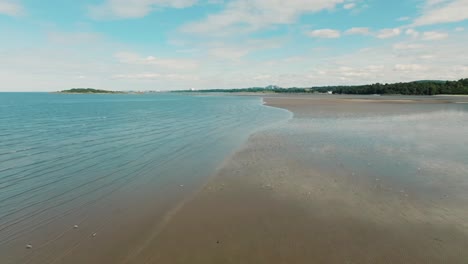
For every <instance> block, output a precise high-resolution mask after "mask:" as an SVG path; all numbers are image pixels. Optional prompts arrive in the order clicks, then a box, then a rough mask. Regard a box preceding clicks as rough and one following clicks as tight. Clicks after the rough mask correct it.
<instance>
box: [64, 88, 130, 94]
mask: <svg viewBox="0 0 468 264" xmlns="http://www.w3.org/2000/svg"><path fill="white" fill-rule="evenodd" d="M59 93H68V94H121V93H124V92H117V91H107V90H99V89H93V88H73V89H69V90H63V91H60V92H59Z"/></svg>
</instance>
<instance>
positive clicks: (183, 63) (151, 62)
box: [114, 52, 198, 70]
mask: <svg viewBox="0 0 468 264" xmlns="http://www.w3.org/2000/svg"><path fill="white" fill-rule="evenodd" d="M114 57H115V58H116V59H117V60H118V61H119V62H120V63H123V64H134V65H146V66H158V67H162V68H169V69H177V70H193V69H196V68H197V67H198V63H197V62H196V61H194V60H189V59H174V58H157V57H154V56H147V57H142V56H140V55H139V54H136V53H132V52H117V53H116V54H115V55H114Z"/></svg>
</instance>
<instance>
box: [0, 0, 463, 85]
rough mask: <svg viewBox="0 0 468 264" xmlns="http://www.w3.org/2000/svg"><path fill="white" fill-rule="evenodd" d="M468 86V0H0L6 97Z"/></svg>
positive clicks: (0, 67) (0, 76) (0, 68)
mask: <svg viewBox="0 0 468 264" xmlns="http://www.w3.org/2000/svg"><path fill="white" fill-rule="evenodd" d="M467 77H468V0H392V1H389V0H287V1H286V0H230V1H228V0H224V1H223V0H43V1H38V0H0V91H57V90H63V89H69V88H73V87H92V88H99V89H109V90H177V89H192V88H194V89H208V88H241V87H253V86H267V85H279V86H282V87H310V86H323V85H355V84H368V83H376V82H380V83H387V82H388V83H391V82H404V81H414V80H423V79H424V80H427V79H430V80H435V79H440V80H456V79H460V78H467Z"/></svg>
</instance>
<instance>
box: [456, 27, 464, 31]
mask: <svg viewBox="0 0 468 264" xmlns="http://www.w3.org/2000/svg"><path fill="white" fill-rule="evenodd" d="M464 30H465V28H463V27H456V28H455V32H462V31H464Z"/></svg>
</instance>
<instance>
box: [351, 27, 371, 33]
mask: <svg viewBox="0 0 468 264" xmlns="http://www.w3.org/2000/svg"><path fill="white" fill-rule="evenodd" d="M345 33H346V34H347V35H369V34H370V30H369V28H366V27H353V28H350V29H348V30H346V32H345Z"/></svg>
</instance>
